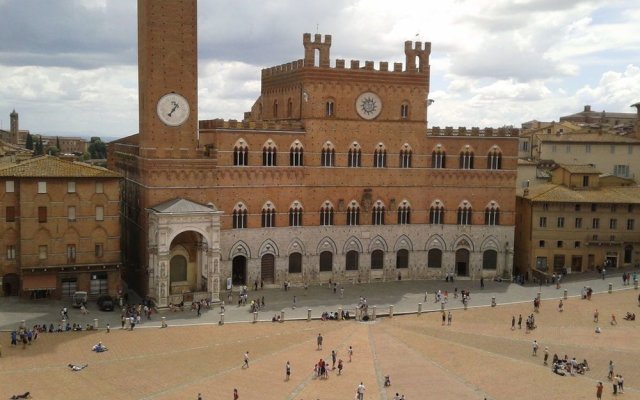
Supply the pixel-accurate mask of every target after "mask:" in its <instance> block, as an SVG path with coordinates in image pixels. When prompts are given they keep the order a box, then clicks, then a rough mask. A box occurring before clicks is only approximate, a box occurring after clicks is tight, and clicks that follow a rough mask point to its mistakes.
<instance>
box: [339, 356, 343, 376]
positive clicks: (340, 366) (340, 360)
mask: <svg viewBox="0 0 640 400" xmlns="http://www.w3.org/2000/svg"><path fill="white" fill-rule="evenodd" d="M342 368H343V364H342V359H339V360H338V375H342Z"/></svg>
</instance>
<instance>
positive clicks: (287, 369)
mask: <svg viewBox="0 0 640 400" xmlns="http://www.w3.org/2000/svg"><path fill="white" fill-rule="evenodd" d="M284 373H285V378H284V380H285V381H288V380H289V378H290V377H291V364H289V361H287V364H286V365H285V366H284Z"/></svg>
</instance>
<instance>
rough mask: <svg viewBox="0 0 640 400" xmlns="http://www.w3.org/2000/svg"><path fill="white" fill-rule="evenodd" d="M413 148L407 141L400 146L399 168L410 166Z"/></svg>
mask: <svg viewBox="0 0 640 400" xmlns="http://www.w3.org/2000/svg"><path fill="white" fill-rule="evenodd" d="M412 156H413V149H412V148H411V146H410V145H409V143H405V144H403V145H402V147H401V148H400V159H399V161H400V165H399V167H400V168H411V162H412Z"/></svg>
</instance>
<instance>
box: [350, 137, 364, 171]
mask: <svg viewBox="0 0 640 400" xmlns="http://www.w3.org/2000/svg"><path fill="white" fill-rule="evenodd" d="M347 165H348V166H349V167H352V168H356V167H361V166H362V150H361V149H360V145H359V144H358V143H353V144H352V145H351V147H350V148H349V153H348V154H347Z"/></svg>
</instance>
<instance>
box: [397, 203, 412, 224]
mask: <svg viewBox="0 0 640 400" xmlns="http://www.w3.org/2000/svg"><path fill="white" fill-rule="evenodd" d="M409 224H411V203H409V201H408V200H407V199H403V200H402V201H401V202H400V205H399V206H398V225H409Z"/></svg>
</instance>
